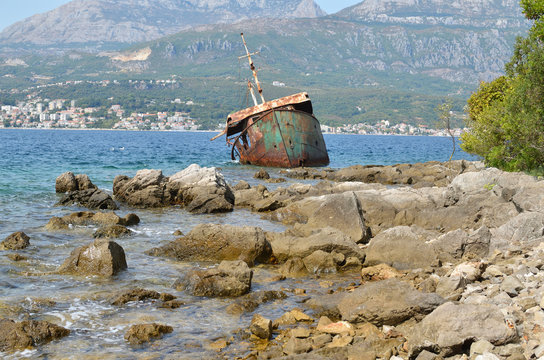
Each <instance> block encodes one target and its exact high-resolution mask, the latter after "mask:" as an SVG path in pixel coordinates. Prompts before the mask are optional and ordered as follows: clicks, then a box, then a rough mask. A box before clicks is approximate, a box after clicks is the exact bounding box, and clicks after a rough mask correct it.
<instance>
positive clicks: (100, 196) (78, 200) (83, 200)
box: [55, 188, 119, 210]
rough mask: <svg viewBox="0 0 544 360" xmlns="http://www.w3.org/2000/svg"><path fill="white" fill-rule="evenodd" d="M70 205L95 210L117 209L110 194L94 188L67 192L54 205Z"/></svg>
mask: <svg viewBox="0 0 544 360" xmlns="http://www.w3.org/2000/svg"><path fill="white" fill-rule="evenodd" d="M70 205H80V206H83V207H86V208H88V209H97V210H117V209H118V208H119V207H118V206H117V204H116V203H115V201H113V199H112V198H111V196H110V195H108V194H106V193H105V192H104V191H102V190H100V189H96V188H93V189H86V190H77V191H71V192H68V193H66V194H64V195H63V196H62V197H61V198H60V200H59V202H58V203H56V204H55V206H70Z"/></svg>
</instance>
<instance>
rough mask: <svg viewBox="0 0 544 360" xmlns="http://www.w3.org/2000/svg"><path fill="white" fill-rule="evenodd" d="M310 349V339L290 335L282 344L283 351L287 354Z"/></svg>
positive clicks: (300, 352) (301, 352) (304, 351)
mask: <svg viewBox="0 0 544 360" xmlns="http://www.w3.org/2000/svg"><path fill="white" fill-rule="evenodd" d="M310 350H312V341H311V340H310V339H299V338H296V337H291V338H289V340H287V342H286V343H285V344H284V345H283V352H284V353H285V354H287V355H296V354H303V353H307V352H309V351H310Z"/></svg>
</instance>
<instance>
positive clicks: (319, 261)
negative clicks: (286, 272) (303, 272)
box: [303, 250, 336, 274]
mask: <svg viewBox="0 0 544 360" xmlns="http://www.w3.org/2000/svg"><path fill="white" fill-rule="evenodd" d="M303 262H304V266H305V267H306V269H307V270H308V272H309V273H310V274H322V273H335V272H336V260H335V259H334V256H333V255H332V254H331V253H327V252H324V251H322V250H317V251H314V252H313V253H312V254H310V255H308V256H306V257H305V258H304V259H303Z"/></svg>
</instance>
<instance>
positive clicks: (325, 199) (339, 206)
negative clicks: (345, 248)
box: [277, 191, 370, 242]
mask: <svg viewBox="0 0 544 360" xmlns="http://www.w3.org/2000/svg"><path fill="white" fill-rule="evenodd" d="M277 216H278V217H279V218H280V219H285V218H289V219H293V220H295V221H297V222H299V223H306V224H305V226H304V227H303V228H305V229H308V230H313V229H319V228H325V227H330V228H333V229H337V230H339V231H341V232H343V233H344V234H346V235H347V236H348V237H349V238H350V239H351V240H352V241H354V242H366V241H368V238H369V236H370V234H369V230H368V229H367V227H366V225H365V220H364V218H363V212H362V208H361V204H360V203H359V200H358V198H357V197H356V196H355V193H353V192H351V191H348V192H345V193H341V194H330V195H323V196H316V197H308V198H305V199H302V200H300V201H297V202H294V203H293V204H290V205H288V206H287V207H286V208H285V209H282V210H281V211H280V212H278V214H277Z"/></svg>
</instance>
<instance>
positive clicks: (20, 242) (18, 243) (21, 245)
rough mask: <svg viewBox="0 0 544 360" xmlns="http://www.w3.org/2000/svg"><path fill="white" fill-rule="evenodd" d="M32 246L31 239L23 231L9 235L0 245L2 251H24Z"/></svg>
mask: <svg viewBox="0 0 544 360" xmlns="http://www.w3.org/2000/svg"><path fill="white" fill-rule="evenodd" d="M28 245H30V237H28V235H27V234H25V233H24V232H22V231H18V232H15V233H13V234H11V235H9V236H8V237H7V238H5V239H4V241H2V242H1V243H0V250H22V249H25V248H27V247H28Z"/></svg>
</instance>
